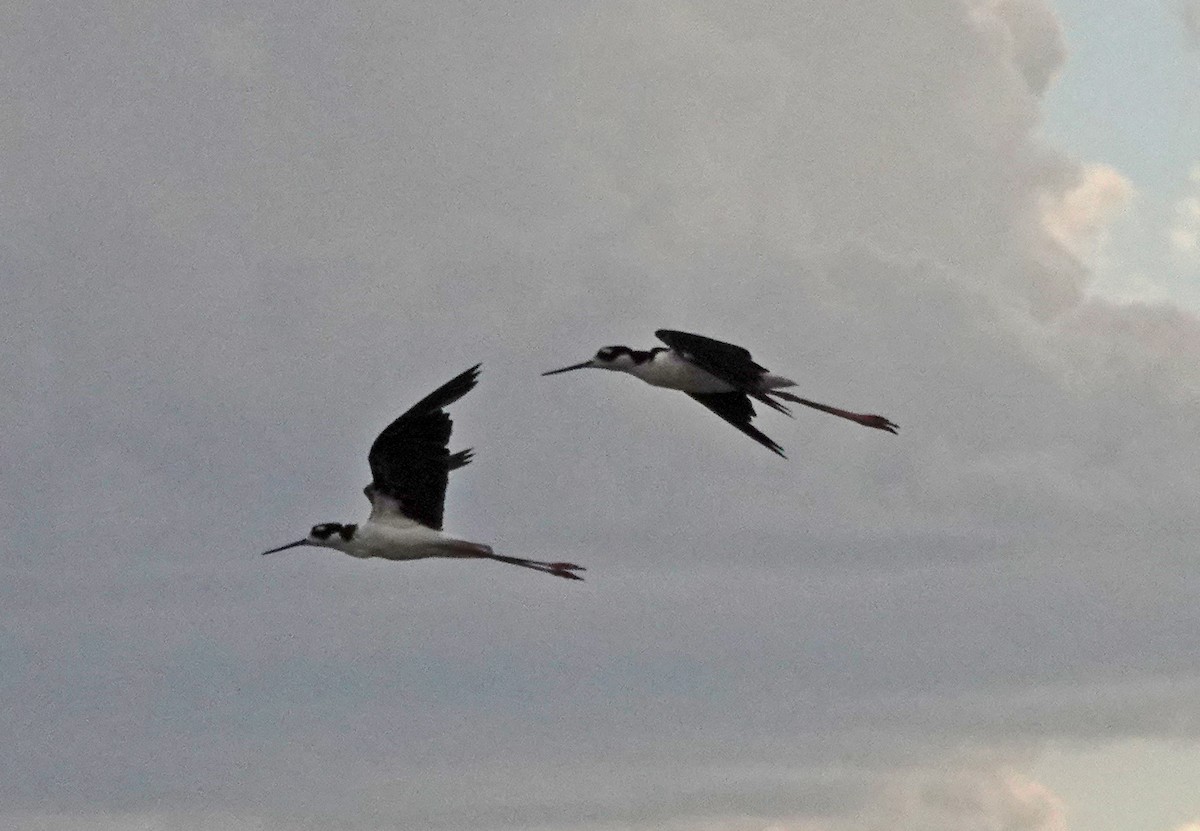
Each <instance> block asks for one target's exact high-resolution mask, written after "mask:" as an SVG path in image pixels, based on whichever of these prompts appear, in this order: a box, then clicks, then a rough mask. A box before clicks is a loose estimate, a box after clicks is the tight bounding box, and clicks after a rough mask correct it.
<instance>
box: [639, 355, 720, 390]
mask: <svg viewBox="0 0 1200 831" xmlns="http://www.w3.org/2000/svg"><path fill="white" fill-rule="evenodd" d="M629 373H630V374H631V375H636V376H637V377H638V378H641V379H642V380H643V381H645V382H646V383H647V384H650V385H652V386H655V387H665V388H666V389H670V390H682V391H683V392H696V393H709V392H731V391H733V389H734V388H733V387H732V386H731V385H729V384H727V383H725V382H724V381H722V380H721V379H719V378H714V377H713V376H712V375H709V374H708V373H707V372H705V371H704V370H703V369H701V368H700V367H698V366H696V365H695V364H690V363H688V362H687V361H684V360H681V359H680V358H679V357H677V356H676V355H675V353H673V352H659V353H658V354H657V355H655V356H654V359H653V360H651V361H647V362H646V363H644V364H641V365H640V366H634V367H632V368H630V369H629Z"/></svg>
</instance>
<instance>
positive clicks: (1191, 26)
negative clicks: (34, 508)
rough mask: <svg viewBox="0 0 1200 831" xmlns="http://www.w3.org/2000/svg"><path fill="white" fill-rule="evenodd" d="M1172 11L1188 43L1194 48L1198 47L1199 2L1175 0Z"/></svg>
mask: <svg viewBox="0 0 1200 831" xmlns="http://www.w3.org/2000/svg"><path fill="white" fill-rule="evenodd" d="M1174 9H1175V11H1176V13H1177V14H1178V15H1179V21H1180V23H1182V24H1183V29H1184V32H1185V33H1186V34H1187V36H1188V41H1189V43H1190V44H1191V45H1192V46H1193V47H1195V46H1197V45H1200V2H1197V0H1177V2H1176V3H1175V4H1174Z"/></svg>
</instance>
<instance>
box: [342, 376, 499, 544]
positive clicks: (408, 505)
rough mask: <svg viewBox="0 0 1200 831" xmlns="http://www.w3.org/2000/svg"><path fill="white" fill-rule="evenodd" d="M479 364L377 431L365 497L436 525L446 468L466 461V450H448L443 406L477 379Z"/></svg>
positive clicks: (438, 524)
mask: <svg viewBox="0 0 1200 831" xmlns="http://www.w3.org/2000/svg"><path fill="white" fill-rule="evenodd" d="M479 366H480V365H479V364H476V365H475V366H473V367H471V368H470V369H468V370H467V371H466V372H464V373H463V374H462V375H459V376H458V377H457V378H454V379H453V380H451V381H448V382H447V383H445V384H443V385H442V386H440V387H438V388H437V389H436V390H434V391H433V392H431V393H430V394H429V395H427V396H425V397H424V398H422V399H421V400H420V401H418V402H417V403H416V404H415V405H413V407H412V408H411V409H409V411H408V412H406V413H405V414H404V415H402V416H400V417H399V418H398V419H396V420H395V421H393V422H392V423H391V424H389V425H388V426H387V428H386V429H385V430H384V431H383V432H382V433H380V434H379V437H378V438H376V439H375V442H374V444H372V445H371V452H370V453H369V454H367V461H368V462H369V463H370V465H371V477H372V481H371V484H370V485H368V486H367V489H366V493H367V498H368V499H370V500H371V502H372V503H374V502H375V497H374V494H382V495H384V496H387V497H390V498H392V499H394V500H396V501H397V502H398V503H399V508H400V512H401V513H402V514H404V516H406V517H408V518H409V519H413V520H416V521H417V522H419V523H421V524H422V525H425V526H427V527H429V528H436V529H438V530H441V527H442V506H443V503H444V502H445V501H446V482H447V481H448V480H449V478H450V476H449V474H450V471H452V470H454V469H455V468H460V467H462V466H463V465H465V464H467V463H468V462H470V461H471V451H470V450H463V451H460V452H458V453H454V454H451V453H450V451H449V449H448V448H447V445H448V444H449V442H450V430H451V428H452V427H453V422H451V421H450V416H448V415H447V414H446V412H445V410H444V409H443V408H444V407H447V406H449V405H450V404H453V403H454V402H455V401H457V400H458V399H460V398H462V397H463V396H464V395H466V394H467V393H468V392H470V391H471V389H472V388H473V387H474V386H475V382H476V381H477V380H478V379H479Z"/></svg>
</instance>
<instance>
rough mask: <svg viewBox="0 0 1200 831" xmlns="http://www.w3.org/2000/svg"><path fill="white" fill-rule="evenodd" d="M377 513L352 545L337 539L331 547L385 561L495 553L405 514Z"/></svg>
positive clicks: (363, 525) (353, 555)
mask: <svg viewBox="0 0 1200 831" xmlns="http://www.w3.org/2000/svg"><path fill="white" fill-rule="evenodd" d="M378 513H379V512H378V511H373V512H372V516H371V519H368V520H367V521H366V522H365V523H363V524H362V525H360V526H359V527H358V529H357V530H356V531H355V533H354V536H353V537H352V538H351V539H350V541H349V542H345V541H343V540H340V539H338V538H337V537H336V536H335V537H333V538H332V539H331V540H330V543H332V545H331V546H330V547H332V548H337V549H338V550H339V551H344V552H345V553H347V554H349V555H350V556H352V557H360V558H362V559H367V558H370V557H380V558H382V559H384V560H423V559H425V558H426V557H478V556H480V555H482V554H490V553H491V551H492V549H491V548H490V547H489V546H486V545H482V544H481V543H476V542H467V541H466V540H460V539H456V538H454V537H449V536H446V535H445V534H443V533H442V532H441V531H436V530H434V529H433V528H426V527H425V526H424V525H421V524H420V523H419V522H413V521H412V520H411V519H408V518H407V517H404V516H402V515H398V514H397V515H386V516H384V517H381V518H377V517H376V514H378Z"/></svg>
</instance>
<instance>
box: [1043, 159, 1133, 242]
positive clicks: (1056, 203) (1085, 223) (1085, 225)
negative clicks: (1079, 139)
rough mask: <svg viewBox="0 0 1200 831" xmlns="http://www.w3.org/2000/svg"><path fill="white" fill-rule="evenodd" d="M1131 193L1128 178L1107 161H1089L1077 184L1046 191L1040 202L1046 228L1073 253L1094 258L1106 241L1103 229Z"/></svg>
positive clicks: (1122, 206)
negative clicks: (1099, 162) (1061, 189)
mask: <svg viewBox="0 0 1200 831" xmlns="http://www.w3.org/2000/svg"><path fill="white" fill-rule="evenodd" d="M1132 197H1133V186H1132V185H1131V184H1130V183H1129V180H1128V179H1126V178H1125V177H1124V176H1122V175H1121V174H1120V173H1119V172H1117V171H1116V170H1114V169H1113V168H1111V167H1109V166H1107V165H1089V166H1087V167H1085V168H1084V169H1083V170H1082V171H1081V172H1080V180H1079V182H1078V184H1076V185H1075V186H1074V187H1072V188H1070V189H1069V190H1066V191H1059V192H1056V193H1054V194H1052V195H1050V194H1048V195H1047V196H1046V198H1045V201H1044V203H1043V218H1044V221H1045V223H1046V228H1047V230H1048V231H1049V232H1050V234H1051V235H1052V236H1053V237H1054V239H1055V240H1057V241H1058V242H1059V244H1061V245H1062V246H1063V247H1064V248H1065V249H1066V250H1068V251H1070V252H1071V253H1072V254H1073V255H1074V256H1076V257H1077V258H1079V259H1080V260H1084V261H1089V262H1090V261H1093V260H1094V259H1095V258H1096V256H1097V255H1098V254H1099V253H1100V251H1101V250H1102V248H1103V246H1104V242H1105V237H1106V235H1105V230H1106V228H1107V226H1108V224H1109V223H1110V222H1111V221H1112V219H1113V218H1114V217H1115V216H1116V215H1117V214H1118V213H1119V212H1120V211H1122V210H1123V209H1124V208H1125V207H1126V206H1127V205H1128V204H1129V202H1130V200H1131V199H1132Z"/></svg>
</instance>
